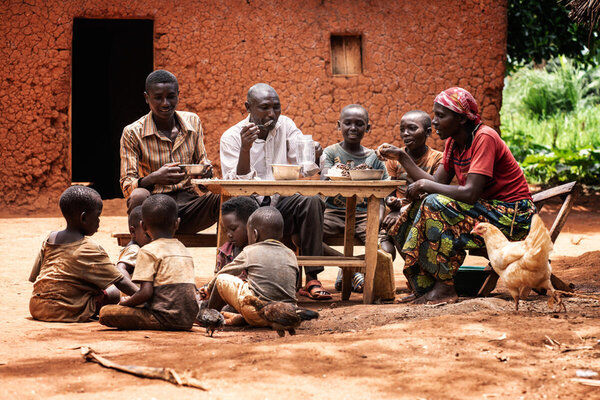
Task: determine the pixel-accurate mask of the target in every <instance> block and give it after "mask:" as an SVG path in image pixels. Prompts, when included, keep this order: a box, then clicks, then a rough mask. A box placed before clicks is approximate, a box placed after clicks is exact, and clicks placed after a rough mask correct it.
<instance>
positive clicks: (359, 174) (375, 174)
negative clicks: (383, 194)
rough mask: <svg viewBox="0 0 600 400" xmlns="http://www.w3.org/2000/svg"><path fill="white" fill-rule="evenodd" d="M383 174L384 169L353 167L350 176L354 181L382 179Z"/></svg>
mask: <svg viewBox="0 0 600 400" xmlns="http://www.w3.org/2000/svg"><path fill="white" fill-rule="evenodd" d="M382 176H383V170H382V169H351V170H350V178H352V180H353V181H380V180H381V177H382Z"/></svg>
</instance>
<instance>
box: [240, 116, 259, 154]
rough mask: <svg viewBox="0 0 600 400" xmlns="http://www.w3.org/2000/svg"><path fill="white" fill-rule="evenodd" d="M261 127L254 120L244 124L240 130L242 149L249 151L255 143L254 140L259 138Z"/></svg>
mask: <svg viewBox="0 0 600 400" xmlns="http://www.w3.org/2000/svg"><path fill="white" fill-rule="evenodd" d="M259 132H260V129H259V128H258V126H257V125H255V124H253V123H252V122H251V123H249V124H247V125H244V126H243V127H242V130H241V132H240V136H241V138H242V151H245V152H249V151H250V149H251V148H252V145H253V144H254V141H255V140H256V139H258V133H259Z"/></svg>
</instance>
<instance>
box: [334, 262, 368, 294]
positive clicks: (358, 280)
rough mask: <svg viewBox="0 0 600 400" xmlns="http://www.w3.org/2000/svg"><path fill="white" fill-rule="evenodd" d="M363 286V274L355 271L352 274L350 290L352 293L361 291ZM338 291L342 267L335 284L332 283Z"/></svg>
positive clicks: (340, 287)
mask: <svg viewBox="0 0 600 400" xmlns="http://www.w3.org/2000/svg"><path fill="white" fill-rule="evenodd" d="M364 286H365V276H364V275H363V274H362V273H360V272H355V273H354V275H353V276H352V291H353V292H354V293H362V292H363V288H364ZM333 287H334V288H335V290H337V291H338V292H339V291H341V290H342V269H341V268H340V270H339V272H338V274H337V278H335V284H334V285H333Z"/></svg>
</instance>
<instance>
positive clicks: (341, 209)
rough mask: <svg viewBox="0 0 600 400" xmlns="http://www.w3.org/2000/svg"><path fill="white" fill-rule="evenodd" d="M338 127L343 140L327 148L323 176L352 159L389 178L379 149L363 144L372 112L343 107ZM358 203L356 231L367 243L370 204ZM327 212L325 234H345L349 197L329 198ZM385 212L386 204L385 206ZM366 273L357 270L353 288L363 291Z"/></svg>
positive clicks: (355, 106)
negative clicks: (378, 156)
mask: <svg viewBox="0 0 600 400" xmlns="http://www.w3.org/2000/svg"><path fill="white" fill-rule="evenodd" d="M337 129H338V130H340V131H341V132H342V139H343V140H342V141H341V142H339V143H336V144H334V145H331V146H329V147H327V148H326V149H325V150H324V151H323V155H324V159H325V160H324V165H323V171H321V179H327V171H328V170H329V169H330V168H333V166H334V165H335V164H344V165H346V164H347V163H348V162H349V161H351V162H353V163H354V165H355V166H358V165H360V164H366V165H367V166H369V167H370V168H372V169H382V170H383V176H382V177H381V179H388V175H387V171H386V169H385V165H384V164H383V162H382V161H381V160H379V159H378V158H377V155H376V154H375V151H373V150H371V149H368V148H366V147H364V146H362V145H361V141H362V140H363V138H364V136H365V134H366V133H367V132H369V131H370V130H371V124H369V114H368V112H367V110H365V108H364V107H362V106H360V105H358V104H350V105H348V106H346V107H344V108H343V109H342V112H341V114H340V120H339V121H338V122H337ZM359 201H360V203H358V204H356V228H355V234H356V236H358V238H359V239H360V240H361V241H362V242H363V243H364V242H365V240H366V229H367V203H366V201H364V199H362V201H361V200H359ZM325 207H326V208H325V215H324V219H323V235H324V237H328V236H335V235H339V234H343V233H344V230H345V227H346V198H345V197H343V196H340V195H337V196H335V197H327V199H325ZM382 214H383V205H382ZM364 281H365V279H364V276H363V274H362V273H360V272H356V273H355V274H354V276H353V278H352V291H354V292H362V290H363V286H364ZM335 288H336V290H342V270H341V269H340V271H339V273H338V277H337V279H336V282H335Z"/></svg>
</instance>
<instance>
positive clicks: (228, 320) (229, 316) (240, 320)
mask: <svg viewBox="0 0 600 400" xmlns="http://www.w3.org/2000/svg"><path fill="white" fill-rule="evenodd" d="M221 314H223V316H224V317H225V325H227V326H243V325H246V320H245V319H244V317H242V314H236V313H231V312H227V311H224V312H222V313H221Z"/></svg>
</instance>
